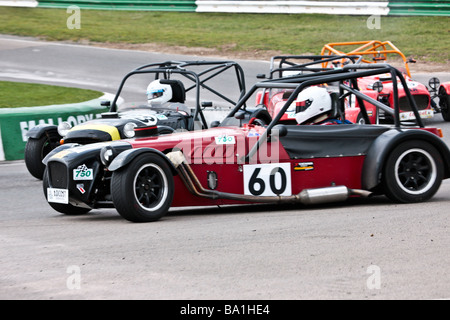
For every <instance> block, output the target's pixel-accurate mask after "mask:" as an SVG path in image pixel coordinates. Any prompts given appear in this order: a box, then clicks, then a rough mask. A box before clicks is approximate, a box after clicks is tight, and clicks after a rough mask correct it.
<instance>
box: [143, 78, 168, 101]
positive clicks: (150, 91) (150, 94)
mask: <svg viewBox="0 0 450 320" xmlns="http://www.w3.org/2000/svg"><path fill="white" fill-rule="evenodd" d="M170 99H172V87H171V86H170V85H169V84H162V83H161V82H160V81H159V79H158V80H154V81H152V82H150V84H149V85H148V87H147V101H148V103H150V104H152V103H164V102H168V101H169V100H170Z"/></svg>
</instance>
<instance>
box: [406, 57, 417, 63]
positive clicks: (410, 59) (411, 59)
mask: <svg viewBox="0 0 450 320" xmlns="http://www.w3.org/2000/svg"><path fill="white" fill-rule="evenodd" d="M407 62H408V63H416V62H417V61H416V59H413V58H409V59H408V61H407Z"/></svg>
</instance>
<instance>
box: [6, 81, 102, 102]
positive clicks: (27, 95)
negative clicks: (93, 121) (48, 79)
mask: <svg viewBox="0 0 450 320" xmlns="http://www.w3.org/2000/svg"><path fill="white" fill-rule="evenodd" d="M101 95H102V93H101V92H98V91H94V90H84V89H78V88H66V87H60V86H49V85H43V84H33V83H21V82H9V81H0V108H17V107H34V106H47V105H52V104H66V103H78V102H83V101H88V100H92V99H96V98H99V97H100V96H101Z"/></svg>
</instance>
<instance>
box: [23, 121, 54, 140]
mask: <svg viewBox="0 0 450 320" xmlns="http://www.w3.org/2000/svg"><path fill="white" fill-rule="evenodd" d="M51 131H53V132H55V133H57V134H58V127H57V126H55V125H54V124H38V125H37V126H34V127H32V128H31V129H30V130H28V132H27V133H26V136H27V137H28V138H33V139H40V138H41V137H42V136H43V135H44V134H46V133H48V132H51ZM58 135H59V134H58Z"/></svg>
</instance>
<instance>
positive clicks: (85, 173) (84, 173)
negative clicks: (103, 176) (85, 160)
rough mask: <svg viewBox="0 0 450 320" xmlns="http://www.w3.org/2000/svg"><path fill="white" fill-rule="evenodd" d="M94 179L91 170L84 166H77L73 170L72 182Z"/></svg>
mask: <svg viewBox="0 0 450 320" xmlns="http://www.w3.org/2000/svg"><path fill="white" fill-rule="evenodd" d="M92 179H94V172H93V170H92V169H89V168H88V167H86V165H84V164H83V165H81V166H78V168H76V169H73V180H92Z"/></svg>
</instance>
